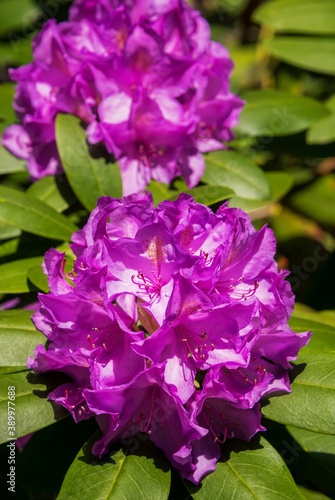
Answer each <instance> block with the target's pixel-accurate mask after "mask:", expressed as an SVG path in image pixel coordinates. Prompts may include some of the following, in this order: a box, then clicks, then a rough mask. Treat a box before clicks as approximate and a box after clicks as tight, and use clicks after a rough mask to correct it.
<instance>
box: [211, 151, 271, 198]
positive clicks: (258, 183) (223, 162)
mask: <svg viewBox="0 0 335 500" xmlns="http://www.w3.org/2000/svg"><path fill="white" fill-rule="evenodd" d="M205 161H206V170H205V173H204V175H203V177H202V180H203V181H205V182H206V183H207V184H209V185H210V186H220V187H224V188H229V189H230V190H232V191H234V192H235V193H236V194H237V195H238V196H241V197H243V198H248V199H256V200H257V199H267V198H269V197H270V196H271V190H270V186H269V183H268V181H267V179H266V177H265V175H264V173H263V171H262V170H261V169H260V168H259V167H258V166H257V165H256V164H255V163H253V162H252V161H251V160H249V159H248V158H246V157H245V156H243V155H240V154H238V153H234V152H232V151H215V152H212V153H210V154H208V155H206V156H205Z"/></svg>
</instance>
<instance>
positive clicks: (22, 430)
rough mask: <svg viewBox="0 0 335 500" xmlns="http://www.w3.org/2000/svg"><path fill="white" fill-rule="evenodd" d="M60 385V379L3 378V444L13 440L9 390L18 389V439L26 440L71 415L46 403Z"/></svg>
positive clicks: (0, 388)
mask: <svg viewBox="0 0 335 500" xmlns="http://www.w3.org/2000/svg"><path fill="white" fill-rule="evenodd" d="M57 385H59V381H58V377H57V376H56V375H55V376H46V375H45V376H43V377H42V376H35V375H33V374H31V373H30V372H19V373H12V374H9V375H1V376H0V442H1V443H5V442H6V441H10V440H12V439H13V437H12V436H11V435H9V434H8V429H7V425H8V424H7V412H8V387H15V437H21V436H26V435H27V434H30V433H31V432H35V431H38V430H39V429H42V428H43V427H47V426H48V425H51V424H53V423H54V422H56V421H57V420H59V419H60V418H63V417H65V416H66V415H68V413H67V412H66V411H65V410H64V408H62V407H60V406H59V405H54V406H55V410H54V406H53V403H51V402H50V401H48V400H47V399H46V396H47V394H48V393H49V392H50V390H52V389H54V388H55V387H57Z"/></svg>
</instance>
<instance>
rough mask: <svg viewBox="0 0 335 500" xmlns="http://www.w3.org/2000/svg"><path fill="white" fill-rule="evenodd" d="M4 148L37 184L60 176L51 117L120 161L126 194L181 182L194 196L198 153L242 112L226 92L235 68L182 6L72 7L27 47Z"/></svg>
mask: <svg viewBox="0 0 335 500" xmlns="http://www.w3.org/2000/svg"><path fill="white" fill-rule="evenodd" d="M33 56H34V59H33V62H32V63H30V64H28V65H27V66H23V67H20V68H18V69H12V70H11V71H10V76H11V78H12V80H14V81H16V82H18V87H17V93H16V97H15V102H14V109H15V111H16V113H17V116H18V118H19V120H20V122H21V125H18V124H17V125H12V126H10V127H9V128H8V129H7V130H6V131H5V133H4V135H3V144H4V145H5V146H6V147H7V148H8V149H9V150H10V151H11V152H12V153H14V154H15V155H17V156H18V157H20V158H23V159H26V160H28V170H29V172H30V174H31V176H32V177H33V178H35V179H38V178H40V177H42V176H45V175H54V174H58V173H61V172H62V166H61V162H60V159H59V155H58V151H57V145H56V141H55V120H56V116H57V114H58V113H70V114H74V115H76V116H78V117H80V118H81V120H82V121H83V122H84V124H86V125H87V129H86V132H87V137H88V141H89V142H90V143H91V144H96V143H99V142H102V143H104V144H105V146H106V147H107V150H108V152H109V153H111V154H113V155H114V156H115V158H116V159H117V160H118V161H119V164H120V168H121V175H122V181H123V188H124V191H123V194H124V195H128V194H131V193H134V192H139V191H141V190H143V189H144V188H145V186H146V185H147V184H148V183H149V182H150V179H151V178H153V179H156V180H157V181H160V182H164V183H169V182H170V181H171V180H172V179H173V178H174V177H176V176H178V175H182V176H183V177H184V178H185V179H186V181H187V184H188V186H189V187H193V186H195V185H196V184H197V183H198V181H199V179H200V178H201V176H202V174H203V171H204V160H203V157H202V154H201V153H203V152H208V151H211V150H214V149H221V148H222V147H223V145H222V141H229V140H231V139H232V137H233V134H232V132H231V128H232V127H234V126H235V125H237V121H238V115H239V113H240V111H241V109H242V106H243V102H242V101H241V100H240V99H239V98H238V97H237V96H236V95H234V94H231V93H230V91H229V76H230V73H231V71H232V67H233V64H232V61H231V60H230V59H229V55H228V51H227V50H226V49H225V48H224V47H223V46H222V45H221V44H219V43H217V42H211V41H210V29H209V25H208V23H207V22H206V21H205V20H204V19H203V18H202V17H201V16H200V14H199V13H198V12H197V11H195V10H193V9H191V8H190V7H189V6H188V5H187V4H186V2H184V0H168V1H167V0H141V1H140V0H126V1H121V0H99V1H98V0H77V1H75V2H74V4H73V6H72V7H71V10H70V20H69V21H68V22H63V23H60V24H58V25H57V24H56V23H55V21H54V20H50V21H49V22H48V23H46V24H45V26H44V27H43V29H42V31H41V33H40V34H39V35H38V36H37V37H36V38H35V39H34V42H33Z"/></svg>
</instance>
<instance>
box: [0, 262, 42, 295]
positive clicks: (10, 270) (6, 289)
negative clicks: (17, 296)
mask: <svg viewBox="0 0 335 500" xmlns="http://www.w3.org/2000/svg"><path fill="white" fill-rule="evenodd" d="M42 260H43V257H32V258H30V259H22V260H16V261H14V262H9V263H7V264H2V265H1V266H0V293H27V292H30V291H31V290H32V288H31V286H30V285H29V283H28V271H29V268H30V267H34V266H36V265H41V263H42Z"/></svg>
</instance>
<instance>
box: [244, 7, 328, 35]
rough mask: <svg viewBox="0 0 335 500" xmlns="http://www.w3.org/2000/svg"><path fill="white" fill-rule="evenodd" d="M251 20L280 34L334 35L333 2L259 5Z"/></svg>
mask: <svg viewBox="0 0 335 500" xmlns="http://www.w3.org/2000/svg"><path fill="white" fill-rule="evenodd" d="M253 20H254V21H255V22H256V23H259V24H265V26H268V27H270V28H272V29H273V30H275V31H277V32H280V33H310V34H315V35H334V34H335V4H334V1H333V0H276V1H274V2H266V3H265V4H263V5H261V6H260V7H259V8H258V9H257V10H256V11H255V12H254V14H253Z"/></svg>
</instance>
